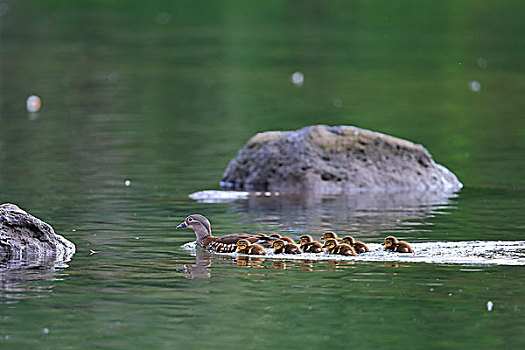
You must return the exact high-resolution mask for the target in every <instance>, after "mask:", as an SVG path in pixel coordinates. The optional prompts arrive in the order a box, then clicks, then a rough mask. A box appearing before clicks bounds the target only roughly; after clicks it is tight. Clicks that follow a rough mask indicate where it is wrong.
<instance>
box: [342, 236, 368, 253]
mask: <svg viewBox="0 0 525 350" xmlns="http://www.w3.org/2000/svg"><path fill="white" fill-rule="evenodd" d="M343 243H346V244H348V245H350V246H352V248H354V250H355V252H356V253H357V254H362V253H368V252H369V251H370V248H368V247H367V246H366V244H364V243H363V242H361V241H356V240H355V239H354V237H352V236H344V237H343Z"/></svg>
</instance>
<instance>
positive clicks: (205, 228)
mask: <svg viewBox="0 0 525 350" xmlns="http://www.w3.org/2000/svg"><path fill="white" fill-rule="evenodd" d="M184 227H189V228H191V229H192V230H193V231H194V232H195V235H196V236H197V241H199V240H201V239H203V238H204V237H207V236H210V235H211V224H210V222H209V221H208V219H206V218H205V217H204V216H203V215H200V214H192V215H189V216H188V217H187V218H186V220H184V221H183V222H182V223H181V224H180V225H179V226H177V227H176V229H179V228H184Z"/></svg>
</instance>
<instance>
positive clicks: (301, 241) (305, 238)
mask: <svg viewBox="0 0 525 350" xmlns="http://www.w3.org/2000/svg"><path fill="white" fill-rule="evenodd" d="M310 242H313V239H312V236H308V235H304V236H301V238H299V244H301V245H305V244H308V243H310Z"/></svg>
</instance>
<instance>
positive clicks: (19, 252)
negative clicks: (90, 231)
mask: <svg viewBox="0 0 525 350" xmlns="http://www.w3.org/2000/svg"><path fill="white" fill-rule="evenodd" d="M74 253H75V245H74V244H73V243H72V242H70V241H68V240H67V239H65V238H64V237H62V236H61V235H58V234H56V233H55V231H54V230H53V228H52V227H51V226H50V225H49V224H47V223H45V222H44V221H42V220H40V219H38V218H36V217H34V216H33V215H31V214H28V213H26V212H25V211H24V210H22V209H20V208H19V207H18V206H16V205H14V204H10V203H6V204H1V205H0V262H2V261H3V262H5V261H8V262H13V261H17V260H30V261H33V260H34V261H48V260H50V259H51V260H53V261H57V262H58V261H66V260H69V259H70V258H71V256H72V255H73V254H74Z"/></svg>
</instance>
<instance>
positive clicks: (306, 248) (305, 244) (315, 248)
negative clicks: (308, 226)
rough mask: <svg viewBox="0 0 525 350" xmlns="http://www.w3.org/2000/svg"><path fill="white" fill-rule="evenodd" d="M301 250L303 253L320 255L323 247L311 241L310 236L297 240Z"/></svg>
mask: <svg viewBox="0 0 525 350" xmlns="http://www.w3.org/2000/svg"><path fill="white" fill-rule="evenodd" d="M299 244H300V245H301V249H302V250H303V252H305V253H321V252H323V245H322V244H321V243H319V242H316V241H314V240H313V238H312V236H309V235H304V236H301V238H299Z"/></svg>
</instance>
